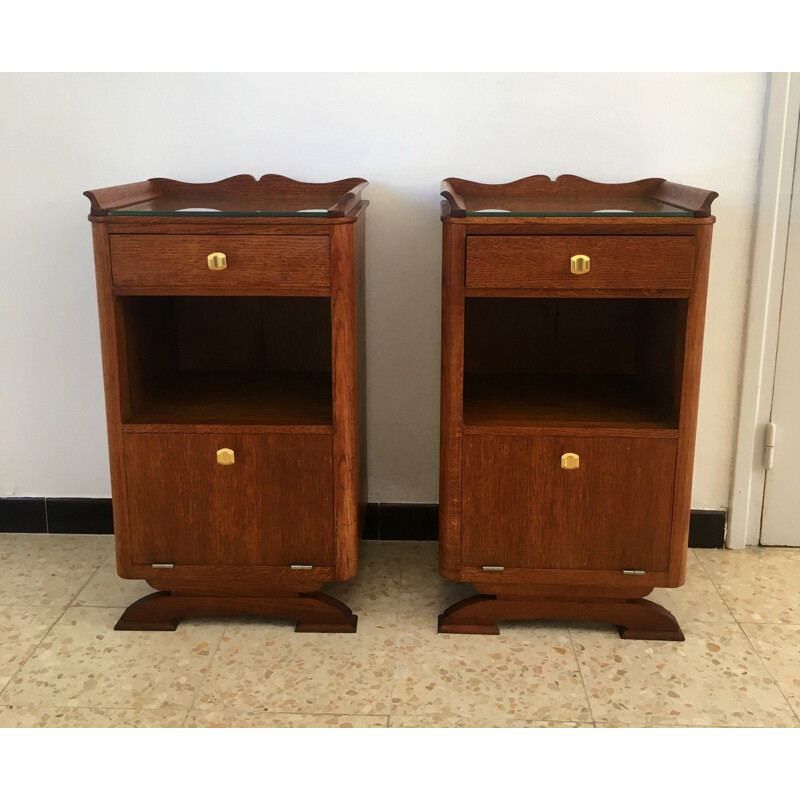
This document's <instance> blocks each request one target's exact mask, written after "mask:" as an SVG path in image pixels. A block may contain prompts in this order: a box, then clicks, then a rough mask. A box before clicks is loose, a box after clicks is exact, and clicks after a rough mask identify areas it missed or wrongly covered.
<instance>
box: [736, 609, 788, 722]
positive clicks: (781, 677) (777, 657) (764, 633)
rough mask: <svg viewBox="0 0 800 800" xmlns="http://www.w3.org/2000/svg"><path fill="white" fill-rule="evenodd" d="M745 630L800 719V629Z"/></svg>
mask: <svg viewBox="0 0 800 800" xmlns="http://www.w3.org/2000/svg"><path fill="white" fill-rule="evenodd" d="M742 629H743V630H744V632H745V635H746V636H747V638H748V639H749V640H750V643H751V644H752V645H753V647H755V649H756V650H757V651H758V654H759V655H760V656H761V659H762V660H763V661H764V663H765V664H766V666H767V669H768V670H769V673H770V675H772V677H773V678H775V680H776V681H777V682H778V686H779V687H780V689H781V691H782V692H783V694H784V697H786V699H787V700H788V701H789V703H790V705H791V706H792V708H793V709H794V711H795V714H797V715H798V716H800V625H763V624H755V623H744V624H743V625H742Z"/></svg>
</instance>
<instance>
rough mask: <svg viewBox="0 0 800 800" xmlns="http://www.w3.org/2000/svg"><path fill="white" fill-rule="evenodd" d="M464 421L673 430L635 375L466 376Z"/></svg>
mask: <svg viewBox="0 0 800 800" xmlns="http://www.w3.org/2000/svg"><path fill="white" fill-rule="evenodd" d="M464 425H465V426H481V427H486V428H491V427H519V428H527V427H536V428H543V427H544V428H551V427H552V428H560V427H572V428H574V427H588V428H621V429H625V428H635V429H637V432H639V433H644V432H645V431H646V430H647V429H656V430H658V431H670V430H673V431H674V432H675V435H677V421H676V420H675V419H674V418H673V417H672V415H671V413H670V411H669V410H668V409H667V408H664V407H663V406H659V404H658V403H657V402H655V401H654V400H653V398H652V397H649V396H648V395H647V393H646V392H645V391H643V389H642V387H641V385H640V384H639V383H638V381H637V378H636V376H634V375H520V374H516V375H515V374H505V375H503V374H486V373H477V374H475V373H473V374H465V375H464Z"/></svg>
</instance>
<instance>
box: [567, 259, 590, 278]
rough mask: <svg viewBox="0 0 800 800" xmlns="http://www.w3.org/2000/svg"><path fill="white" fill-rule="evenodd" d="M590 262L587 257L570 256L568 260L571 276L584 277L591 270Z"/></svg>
mask: <svg viewBox="0 0 800 800" xmlns="http://www.w3.org/2000/svg"><path fill="white" fill-rule="evenodd" d="M590 262H591V259H590V258H589V256H572V258H571V259H570V260H569V271H570V272H571V273H572V274H573V275H584V274H586V273H587V272H588V271H589V269H590V268H591V266H590Z"/></svg>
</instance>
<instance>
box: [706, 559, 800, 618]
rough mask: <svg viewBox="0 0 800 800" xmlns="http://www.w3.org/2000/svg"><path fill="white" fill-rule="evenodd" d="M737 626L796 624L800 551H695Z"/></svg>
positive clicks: (799, 603)
mask: <svg viewBox="0 0 800 800" xmlns="http://www.w3.org/2000/svg"><path fill="white" fill-rule="evenodd" d="M697 555H698V557H699V559H700V562H701V563H702V565H703V567H704V568H705V570H706V572H707V573H708V575H709V576H710V577H711V580H712V581H714V585H715V586H716V587H717V589H719V593H720V595H722V599H723V600H724V601H725V602H726V603H727V605H728V607H729V608H730V610H731V613H732V614H733V616H734V617H735V618H736V619H737V620H738V621H739V622H774V623H784V624H800V548H795V549H789V548H783V547H758V548H757V547H753V548H748V549H746V550H698V551H697Z"/></svg>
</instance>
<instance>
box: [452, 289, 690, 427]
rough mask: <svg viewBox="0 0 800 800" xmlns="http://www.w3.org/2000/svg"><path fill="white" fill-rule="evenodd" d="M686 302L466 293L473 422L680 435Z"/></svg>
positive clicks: (468, 413)
mask: <svg viewBox="0 0 800 800" xmlns="http://www.w3.org/2000/svg"><path fill="white" fill-rule="evenodd" d="M686 308H687V306H686V301H685V300H683V299H661V298H659V299H650V298H641V299H639V298H635V299H633V298H603V299H598V298H592V299H583V298H478V297H470V298H467V299H466V308H465V320H464V425H465V426H480V427H486V428H490V427H536V428H539V427H589V428H614V429H624V428H633V429H636V430H637V431H640V432H642V433H644V432H645V431H647V430H648V429H650V430H653V431H655V432H661V433H663V432H668V431H672V432H674V433H677V427H678V420H679V416H680V396H681V393H680V386H681V376H682V373H683V347H684V338H685V320H686Z"/></svg>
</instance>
